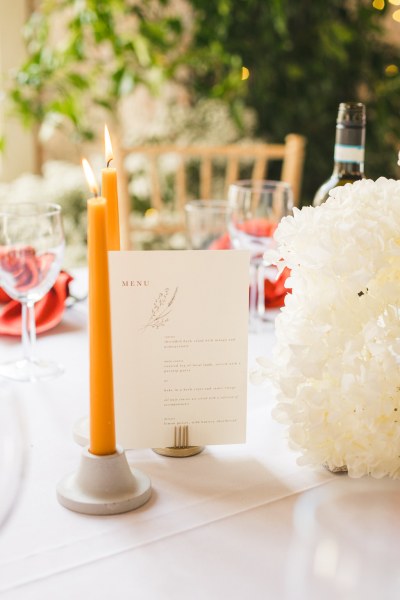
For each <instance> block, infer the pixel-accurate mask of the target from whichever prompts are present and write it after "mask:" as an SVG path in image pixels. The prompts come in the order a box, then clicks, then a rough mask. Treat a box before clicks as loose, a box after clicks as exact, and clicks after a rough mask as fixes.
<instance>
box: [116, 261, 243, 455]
mask: <svg viewBox="0 0 400 600" xmlns="http://www.w3.org/2000/svg"><path fill="white" fill-rule="evenodd" d="M109 265H110V294H111V317H112V344H113V364H114V391H115V394H114V397H115V412H116V415H115V417H116V432H117V440H118V443H120V444H121V445H122V446H123V447H124V448H147V447H167V446H173V445H174V429H175V426H180V425H188V431H189V445H196V446H197V445H206V444H228V443H240V442H244V441H245V433H246V400H247V331H248V295H249V253H248V252H247V251H241V250H232V251H229V250H226V251H218V250H217V251H213V250H206V251H201V250H196V251H190V250H188V251H148V252H136V251H132V252H109Z"/></svg>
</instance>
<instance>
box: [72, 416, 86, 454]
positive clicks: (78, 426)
mask: <svg viewBox="0 0 400 600" xmlns="http://www.w3.org/2000/svg"><path fill="white" fill-rule="evenodd" d="M73 437H74V442H76V443H77V444H79V446H83V447H85V446H87V445H88V443H89V417H81V418H80V419H79V420H78V421H77V422H76V423H75V425H74V432H73Z"/></svg>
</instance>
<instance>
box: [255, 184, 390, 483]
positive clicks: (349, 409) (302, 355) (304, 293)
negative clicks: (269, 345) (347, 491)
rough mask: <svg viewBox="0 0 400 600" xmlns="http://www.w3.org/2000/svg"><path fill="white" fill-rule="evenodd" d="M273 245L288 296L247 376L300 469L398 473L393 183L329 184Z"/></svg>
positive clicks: (296, 214)
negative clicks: (323, 197)
mask: <svg viewBox="0 0 400 600" xmlns="http://www.w3.org/2000/svg"><path fill="white" fill-rule="evenodd" d="M275 239H276V241H277V251H276V254H275V259H276V260H277V261H278V260H279V267H280V268H282V269H283V268H284V267H286V266H287V267H289V268H290V269H291V276H290V278H289V280H288V281H287V286H288V287H290V288H292V290H293V291H292V294H288V295H287V296H286V302H285V306H284V307H283V309H282V311H281V313H280V315H279V316H278V317H277V320H276V336H277V343H276V346H275V348H274V352H273V357H272V359H271V360H267V359H262V360H260V361H259V371H258V373H257V374H256V379H258V380H263V379H268V380H272V382H273V384H274V386H275V387H276V389H277V405H276V407H275V409H274V416H275V418H276V419H278V420H279V421H281V422H283V423H286V425H287V427H288V434H289V442H290V446H291V447H292V448H293V449H295V450H296V451H299V452H300V454H301V456H300V458H299V462H300V463H301V464H313V465H321V464H326V465H328V467H329V468H331V469H335V468H339V467H342V466H346V467H347V469H348V471H349V475H350V476H352V477H360V476H363V475H366V474H370V475H372V476H374V477H383V476H385V475H390V476H392V477H400V364H399V363H400V181H394V180H387V179H385V178H380V179H378V180H377V181H371V180H363V181H358V182H356V183H354V184H352V185H350V184H348V185H345V186H343V187H337V188H335V189H334V190H332V191H331V193H330V198H329V199H328V200H327V201H326V202H325V203H324V204H322V205H321V206H318V207H315V208H313V207H304V208H303V209H302V210H298V209H295V210H294V214H293V216H290V217H286V218H285V219H283V220H282V222H281V224H280V225H279V227H278V229H277V231H276V233H275ZM270 258H271V256H270V255H269V259H270Z"/></svg>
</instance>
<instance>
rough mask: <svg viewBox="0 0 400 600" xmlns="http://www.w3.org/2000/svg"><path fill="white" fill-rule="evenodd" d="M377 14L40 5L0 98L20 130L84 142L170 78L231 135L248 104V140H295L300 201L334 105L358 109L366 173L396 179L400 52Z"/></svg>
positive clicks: (312, 180)
mask: <svg viewBox="0 0 400 600" xmlns="http://www.w3.org/2000/svg"><path fill="white" fill-rule="evenodd" d="M375 2H376V0H375ZM380 8H382V10H377V9H376V8H374V7H373V5H372V2H370V1H369V0H347V1H345V0H325V1H324V2H312V1H310V0H296V1H295V0H268V1H267V0H243V1H242V2H237V0H140V1H136V0H108V1H106V0H43V1H41V2H37V3H36V10H35V11H34V13H33V14H32V16H31V18H30V20H29V21H28V23H27V25H26V29H25V38H26V43H27V50H28V59H27V61H26V62H25V64H24V65H22V66H21V68H20V69H19V70H18V71H17V72H16V73H15V74H14V78H13V82H12V83H11V85H10V88H9V98H10V99H11V101H12V105H13V109H14V112H15V113H16V114H18V116H19V117H20V118H21V119H22V120H23V121H24V122H25V123H26V124H27V125H32V123H36V124H38V125H40V127H41V128H42V129H45V130H46V128H47V130H49V129H50V130H51V129H52V128H59V127H64V128H65V130H66V131H67V132H69V135H71V136H73V137H74V139H76V140H77V142H79V141H82V140H88V139H92V138H93V137H94V136H95V134H96V125H97V121H98V118H97V117H96V114H97V113H96V109H101V110H105V111H106V113H107V114H108V116H109V117H112V118H113V119H114V120H115V121H116V122H117V123H118V121H119V126H120V128H122V129H123V127H124V124H123V123H121V117H120V110H119V108H120V103H121V101H122V100H123V99H124V98H125V97H127V96H129V95H130V94H132V93H134V92H135V90H137V89H138V87H140V86H144V87H146V89H148V90H149V91H150V92H151V93H152V94H161V95H162V93H163V90H164V89H165V84H166V83H171V82H173V83H174V84H176V85H178V86H179V87H180V88H181V89H184V90H185V93H186V99H187V102H188V103H189V104H190V105H191V106H192V107H194V110H195V109H196V106H197V104H198V103H199V101H202V100H204V99H207V98H211V99H214V100H219V101H222V102H224V103H225V104H226V105H227V106H228V107H229V111H230V115H231V118H232V120H233V122H234V123H235V126H236V128H237V138H238V139H240V137H241V135H244V133H243V132H244V129H245V119H244V114H245V109H246V107H247V108H251V109H253V110H254V111H255V113H256V117H257V119H256V121H257V122H256V125H255V129H254V135H255V136H256V137H257V138H262V139H264V140H266V141H272V142H281V141H283V138H284V136H285V135H286V134H287V133H289V132H295V133H300V134H303V135H305V136H306V138H307V140H308V144H307V156H306V164H305V169H304V182H303V194H302V197H303V203H306V204H307V203H309V202H311V200H312V197H313V194H314V192H315V190H316V189H317V187H318V186H319V185H320V183H321V182H322V181H323V180H325V179H326V178H327V177H328V176H329V174H330V172H331V170H332V162H333V144H334V136H335V118H336V113H337V106H338V104H339V102H341V101H348V100H358V101H362V102H365V103H366V105H367V149H366V173H367V176H369V177H372V178H376V177H378V176H379V175H384V176H392V177H397V175H398V173H397V167H396V153H397V151H398V148H399V145H400V93H399V92H400V75H399V48H400V46H399V45H397V44H395V43H393V42H390V41H388V38H387V36H386V34H385V29H384V25H385V16H386V11H387V8H388V7H387V6H384V2H381V3H380ZM396 26H398V28H399V33H400V23H399V24H396ZM60 28H62V31H63V33H62V35H61V34H60V33H59V31H60ZM398 37H400V36H398ZM243 66H245V67H247V69H248V70H249V78H248V79H247V80H246V81H242V78H241V75H242V67H243ZM96 107H97V108H96Z"/></svg>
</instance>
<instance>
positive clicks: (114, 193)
mask: <svg viewBox="0 0 400 600" xmlns="http://www.w3.org/2000/svg"><path fill="white" fill-rule="evenodd" d="M104 145H105V157H106V163H107V167H106V168H105V169H103V170H102V171H101V194H102V196H103V197H104V198H105V199H106V201H107V248H108V249H109V250H119V249H120V239H119V209H118V188H117V170H116V169H115V168H114V167H110V163H111V161H112V160H113V159H114V155H113V150H112V145H111V138H110V134H109V132H108V128H107V125H105V126H104Z"/></svg>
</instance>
